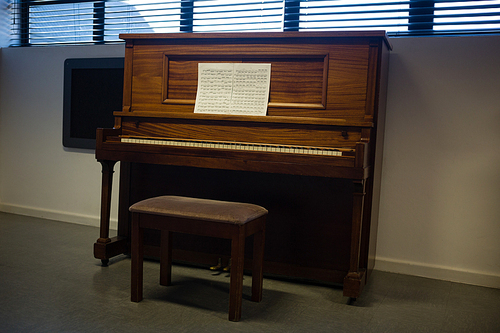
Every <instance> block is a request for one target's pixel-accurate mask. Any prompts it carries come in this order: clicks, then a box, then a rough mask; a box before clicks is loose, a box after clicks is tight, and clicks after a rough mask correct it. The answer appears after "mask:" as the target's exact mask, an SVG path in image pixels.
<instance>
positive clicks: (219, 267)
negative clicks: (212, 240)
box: [210, 258, 222, 271]
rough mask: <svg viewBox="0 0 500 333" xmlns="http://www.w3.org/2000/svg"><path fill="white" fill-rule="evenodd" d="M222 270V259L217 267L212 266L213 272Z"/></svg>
mask: <svg viewBox="0 0 500 333" xmlns="http://www.w3.org/2000/svg"><path fill="white" fill-rule="evenodd" d="M221 268H222V259H221V258H219V261H218V262H217V265H215V266H210V270H211V271H218V270H220V269H221Z"/></svg>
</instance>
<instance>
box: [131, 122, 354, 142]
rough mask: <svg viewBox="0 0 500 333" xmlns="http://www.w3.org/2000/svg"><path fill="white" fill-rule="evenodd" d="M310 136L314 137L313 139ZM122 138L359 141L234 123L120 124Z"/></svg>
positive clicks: (323, 130) (350, 135) (343, 132)
mask: <svg viewBox="0 0 500 333" xmlns="http://www.w3.org/2000/svg"><path fill="white" fill-rule="evenodd" d="M311 133H315V135H314V136H312V135H311ZM122 134H123V135H131V136H134V135H141V136H146V137H164V138H182V139H191V140H220V141H238V142H253V143H275V144H283V145H302V146H317V147H334V148H342V147H354V146H355V145H356V142H359V141H360V140H361V132H360V131H359V129H349V128H347V129H346V128H338V127H337V128H334V127H330V126H286V125H281V124H254V125H253V126H252V125H251V126H249V124H248V123H235V122H228V121H225V122H222V121H216V122H206V121H189V122H188V121H183V120H176V119H170V120H169V121H168V122H166V121H158V120H149V121H148V120H143V121H141V122H140V123H136V122H124V123H123V124H122Z"/></svg>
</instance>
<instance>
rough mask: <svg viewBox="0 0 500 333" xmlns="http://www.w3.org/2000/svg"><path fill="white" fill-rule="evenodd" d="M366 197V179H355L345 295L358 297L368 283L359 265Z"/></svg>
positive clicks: (364, 272)
mask: <svg viewBox="0 0 500 333" xmlns="http://www.w3.org/2000/svg"><path fill="white" fill-rule="evenodd" d="M364 199H365V181H364V180H355V181H354V195H353V207H352V232H351V254H350V263H349V272H348V273H347V275H346V277H345V278H344V288H343V291H344V296H346V297H350V298H354V299H355V298H357V297H359V295H360V294H361V290H362V289H363V286H364V285H365V283H366V270H365V269H364V268H360V267H359V261H360V253H361V231H362V230H361V229H362V225H363V223H362V222H363V216H364V214H363V208H364Z"/></svg>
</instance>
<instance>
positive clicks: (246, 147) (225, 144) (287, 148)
mask: <svg viewBox="0 0 500 333" xmlns="http://www.w3.org/2000/svg"><path fill="white" fill-rule="evenodd" d="M120 139H121V142H122V143H135V144H146V145H160V146H174V147H195V148H207V149H228V150H241V151H262V152H272V153H283V154H304V155H324V156H343V155H344V154H345V153H352V152H354V149H350V148H330V147H312V146H294V145H278V144H269V143H250V142H231V141H204V140H187V139H167V138H141V137H121V138H120ZM349 155H352V154H349Z"/></svg>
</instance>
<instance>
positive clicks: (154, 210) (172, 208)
mask: <svg viewBox="0 0 500 333" xmlns="http://www.w3.org/2000/svg"><path fill="white" fill-rule="evenodd" d="M130 211H131V212H134V213H145V214H153V215H165V216H172V217H180V218H189V219H197V220H208V221H215V222H223V223H232V224H245V223H247V222H249V221H252V220H255V219H256V218H258V217H261V216H262V215H265V214H267V209H265V208H263V207H261V206H257V205H253V204H248V203H239V202H229V201H218V200H208V199H197V198H187V197H179V196H161V197H154V198H150V199H146V200H142V201H139V202H137V203H135V204H133V205H132V206H130Z"/></svg>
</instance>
